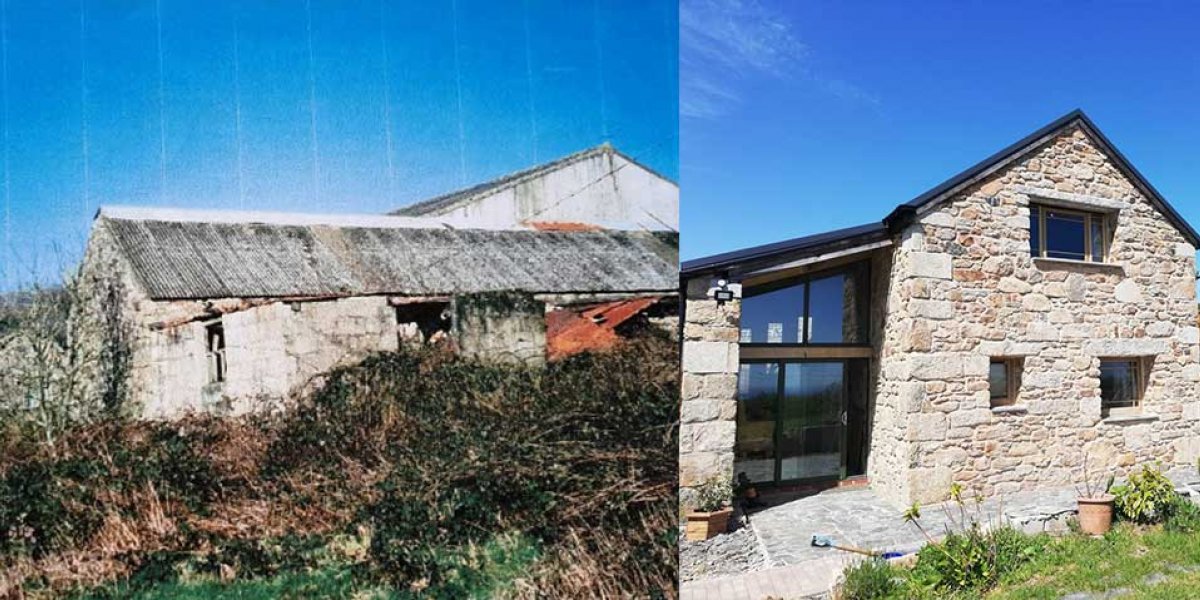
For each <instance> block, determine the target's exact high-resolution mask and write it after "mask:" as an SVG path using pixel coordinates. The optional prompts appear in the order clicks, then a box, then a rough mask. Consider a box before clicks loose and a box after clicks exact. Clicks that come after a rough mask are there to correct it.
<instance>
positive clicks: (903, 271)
mask: <svg viewBox="0 0 1200 600" xmlns="http://www.w3.org/2000/svg"><path fill="white" fill-rule="evenodd" d="M1030 201H1033V202H1039V203H1044V204H1054V205H1058V206H1063V207H1069V208H1076V209H1080V210H1090V211H1093V212H1105V213H1108V214H1109V215H1110V216H1109V220H1110V222H1112V223H1115V229H1114V232H1113V235H1112V240H1111V249H1110V251H1109V255H1108V258H1107V260H1106V261H1105V264H1101V265H1093V264H1086V263H1076V262H1067V261H1054V260H1045V259H1033V258H1031V255H1030V249H1029V235H1030V226H1029V214H1030V212H1029V203H1030ZM1194 257H1195V248H1193V247H1192V246H1191V245H1190V244H1188V243H1187V242H1186V241H1185V238H1184V237H1183V236H1182V235H1181V234H1180V233H1179V232H1178V231H1177V230H1176V229H1175V228H1174V227H1173V226H1172V225H1171V224H1170V223H1169V222H1168V221H1166V220H1165V219H1164V218H1163V217H1162V215H1161V214H1159V212H1158V211H1157V209H1155V208H1154V207H1153V206H1152V205H1151V204H1150V202H1149V201H1148V200H1147V199H1146V198H1145V197H1144V196H1143V195H1142V193H1141V192H1140V191H1138V189H1137V188H1136V187H1135V186H1134V185H1133V184H1132V183H1131V182H1130V181H1129V180H1127V179H1126V178H1125V177H1124V175H1123V174H1122V173H1121V171H1120V170H1119V169H1118V168H1117V167H1116V166H1115V165H1114V164H1113V163H1112V162H1111V161H1110V160H1109V158H1108V157H1106V156H1105V155H1104V154H1103V153H1102V152H1100V151H1099V150H1098V149H1097V147H1096V146H1095V145H1094V144H1093V143H1092V142H1091V140H1090V138H1089V137H1088V136H1087V135H1086V134H1085V133H1083V132H1082V131H1081V130H1079V129H1077V128H1073V129H1071V130H1068V131H1066V132H1064V133H1062V134H1060V135H1059V136H1058V137H1057V138H1055V139H1053V140H1051V141H1050V142H1049V143H1047V144H1045V145H1044V146H1042V147H1040V148H1039V149H1036V150H1034V151H1032V152H1030V153H1028V154H1026V155H1025V156H1023V157H1021V158H1019V159H1018V160H1016V161H1014V162H1012V163H1011V164H1010V165H1008V166H1007V167H1006V168H1004V169H1002V170H1000V171H999V172H997V173H994V174H992V175H991V176H990V177H988V178H987V179H985V180H983V181H981V182H979V183H977V184H976V185H975V186H974V187H971V188H968V189H966V190H965V191H963V192H962V193H959V194H957V195H956V196H953V197H952V198H949V199H947V200H945V201H943V202H941V203H939V204H937V205H936V206H935V207H934V209H933V210H931V211H930V212H928V213H926V214H923V215H920V216H919V217H918V219H917V222H915V223H913V224H912V225H911V226H909V227H908V228H907V229H906V230H905V231H904V232H903V233H902V235H901V239H900V240H899V244H898V245H897V247H896V250H895V258H894V265H895V266H894V268H893V270H892V276H891V292H890V295H889V298H888V304H889V309H888V316H887V322H886V324H885V331H884V340H883V348H882V350H881V361H882V369H881V377H880V382H879V386H880V389H879V393H878V399H877V410H876V422H875V434H876V439H875V443H874V446H873V447H872V454H871V468H870V476H871V482H872V486H873V487H875V488H876V489H877V490H878V491H879V493H881V494H882V495H884V496H885V497H887V498H889V499H890V500H893V501H895V502H898V503H907V502H911V501H921V502H927V501H934V500H938V499H941V498H942V497H944V495H945V494H946V490H947V489H948V487H949V486H950V484H951V483H952V482H960V483H962V484H965V485H967V486H969V487H970V488H972V489H976V490H978V491H980V492H982V493H985V494H1004V493H1012V492H1017V491H1020V490H1028V489H1032V488H1036V487H1054V486H1063V485H1070V484H1072V483H1076V482H1078V481H1080V479H1081V478H1082V476H1083V474H1082V472H1081V467H1082V463H1083V461H1084V457H1085V455H1086V456H1087V457H1088V461H1089V465H1091V467H1092V468H1093V469H1095V470H1100V471H1102V472H1103V473H1113V474H1116V475H1121V474H1123V473H1124V472H1125V471H1126V470H1127V469H1128V468H1129V467H1132V466H1133V465H1135V464H1138V463H1144V462H1161V463H1163V466H1164V467H1170V466H1172V465H1181V464H1194V462H1195V460H1196V458H1197V455H1198V452H1200V447H1198V446H1197V443H1198V439H1197V428H1198V427H1200V401H1198V400H1197V397H1196V391H1197V384H1196V382H1197V380H1200V364H1198V362H1197V361H1198V359H1200V356H1198V350H1197V341H1198V339H1200V331H1198V330H1197V328H1196V297H1195V272H1196V271H1195V258H1194ZM991 357H1006V358H1019V359H1021V360H1022V361H1023V370H1024V374H1023V376H1022V381H1021V387H1020V392H1019V395H1018V399H1017V404H1016V406H1014V407H1006V408H997V409H992V408H991V407H990V402H989V393H988V378H987V375H988V364H989V360H990V358H991ZM1102 357H1136V358H1139V359H1142V360H1143V361H1144V363H1145V364H1147V365H1148V369H1147V373H1148V377H1147V383H1146V387H1145V393H1144V399H1143V401H1142V406H1141V410H1140V414H1137V415H1133V416H1132V417H1127V418H1108V419H1102V418H1101V410H1100V383H1099V375H1100V372H1099V365H1100V358H1102Z"/></svg>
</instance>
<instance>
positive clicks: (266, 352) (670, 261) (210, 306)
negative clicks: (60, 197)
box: [82, 147, 678, 417]
mask: <svg viewBox="0 0 1200 600" xmlns="http://www.w3.org/2000/svg"><path fill="white" fill-rule="evenodd" d="M599 154H600V155H605V156H611V155H612V154H613V151H612V150H611V149H608V148H607V147H604V148H602V150H601V151H599ZM621 160H627V159H624V158H622V159H621ZM572 164H573V163H572ZM552 165H555V166H554V167H551V168H538V169H534V170H531V171H530V172H525V173H526V174H525V175H524V176H522V177H520V178H518V179H520V181H522V182H523V183H524V184H526V185H532V186H534V187H538V184H537V183H536V181H537V179H538V178H539V177H541V178H547V177H548V178H554V177H556V176H557V175H556V173H557V169H558V168H560V167H569V166H570V165H569V164H567V165H564V163H562V162H561V161H556V162H555V163H552ZM625 169H627V170H628V171H629V172H630V173H632V172H634V171H636V170H638V169H643V168H642V167H640V166H639V165H636V163H632V162H628V163H626V167H625ZM533 171H536V175H531V174H530V173H531V172H533ZM600 179H601V180H596V179H590V180H588V181H584V182H582V183H580V184H579V186H577V187H575V188H573V189H572V188H570V186H569V185H567V184H564V183H560V184H556V185H555V186H553V187H554V194H564V195H569V196H570V197H571V199H572V202H573V204H571V206H570V207H569V210H566V209H564V210H558V211H557V212H554V213H553V214H552V215H550V216H552V217H553V219H546V220H539V221H536V222H533V221H530V222H527V220H525V219H519V220H517V219H514V220H509V221H506V222H500V221H499V220H497V221H496V222H492V223H491V224H485V223H483V222H479V221H472V222H466V221H462V220H447V219H442V218H440V217H429V216H425V217H406V216H392V215H318V214H285V213H263V212H245V211H205V210H183V209H164V208H148V207H117V206H108V207H104V208H101V209H100V211H99V212H98V214H97V216H96V219H95V221H94V223H93V226H92V231H91V236H90V239H89V242H88V248H87V251H86V254H85V258H84V262H83V267H82V271H83V276H84V279H85V280H88V281H100V282H104V284H105V285H110V286H111V287H113V288H114V289H119V290H121V293H120V294H112V293H109V294H102V295H97V296H100V297H105V298H110V299H111V298H119V300H117V301H118V302H119V303H120V306H121V310H120V311H119V312H120V314H121V315H122V321H123V322H124V323H127V324H128V329H129V332H130V333H129V334H128V335H127V336H126V337H127V338H128V347H129V352H128V353H127V354H128V355H129V359H128V362H129V364H128V368H127V371H128V373H129V377H128V381H129V385H128V389H129V395H130V397H129V398H128V402H129V403H130V404H131V405H132V406H134V407H136V409H135V410H136V411H137V412H138V413H139V414H141V415H143V416H146V417H173V416H177V415H179V414H181V413H184V412H186V411H192V410H205V411H217V412H223V413H237V412H244V411H246V410H250V409H252V408H254V406H255V405H256V404H257V403H260V402H264V403H275V402H278V401H279V400H280V399H283V398H286V397H288V396H289V395H290V394H292V393H294V392H296V391H297V390H300V389H302V388H304V386H306V385H308V384H309V383H310V382H311V381H312V379H313V378H314V377H316V376H318V375H319V374H321V373H323V372H325V371H327V370H328V369H330V368H331V367H334V366H336V365H339V364H345V363H347V362H351V361H354V360H357V359H361V358H362V357H363V356H365V355H366V354H368V353H371V352H376V351H386V350H395V349H397V348H399V347H400V346H401V345H403V344H447V345H449V346H450V347H452V348H454V349H455V350H456V351H458V352H461V353H463V354H468V355H473V356H478V357H481V358H484V359H487V360H499V361H509V362H520V363H526V364H529V363H540V362H542V361H544V360H546V359H547V358H557V357H560V356H563V355H565V354H569V353H571V352H577V351H581V350H586V349H590V348H596V347H601V346H602V345H605V344H611V343H612V340H613V338H614V336H617V335H619V334H621V333H622V331H623V330H622V329H621V328H622V327H623V326H633V325H635V322H634V321H635V320H638V319H640V321H638V323H640V324H641V325H647V326H668V327H671V328H672V330H674V329H675V324H676V323H677V321H676V320H675V315H676V313H677V297H678V280H677V273H678V234H677V233H675V232H674V231H673V230H670V229H668V228H663V227H658V228H655V230H647V229H648V228H640V227H636V226H631V227H630V228H629V229H625V230H622V229H618V228H615V227H607V228H606V227H603V226H601V225H600V224H597V223H592V222H591V221H590V219H591V218H592V217H594V216H596V215H597V214H608V213H602V212H601V213H597V212H595V211H593V210H591V209H589V208H588V207H589V206H590V205H589V202H588V201H587V200H588V199H589V198H590V199H591V200H592V202H593V203H598V202H601V201H602V200H605V199H608V198H610V197H611V196H612V194H614V193H618V194H625V193H633V192H640V191H644V189H642V188H639V187H637V186H630V187H629V188H627V189H623V190H617V191H616V192H614V191H613V188H612V185H611V182H609V183H608V184H607V189H605V188H606V184H605V183H604V181H602V179H603V178H600ZM498 181H503V182H507V183H494V184H492V187H493V188H494V189H499V188H501V187H503V186H505V185H508V184H509V183H511V182H512V177H511V176H510V177H509V178H504V179H503V180H498ZM672 185H673V184H672ZM477 187H479V186H477ZM473 189H475V188H473ZM676 194H677V191H676ZM554 197H556V196H553V195H552V196H551V198H554ZM647 202H649V204H648V205H647V204H643V202H642V199H639V198H637V197H627V198H624V199H623V200H622V202H621V205H622V206H623V207H625V210H629V211H633V210H634V209H635V207H642V206H649V207H650V208H654V209H655V210H658V209H657V208H656V207H657V206H658V205H657V202H658V200H657V199H650V200H647ZM639 211H640V209H639ZM644 212H646V211H640V213H644ZM658 216H660V217H663V218H668V219H677V214H676V213H675V212H674V211H673V210H667V209H662V210H661V211H660V214H659V215H658ZM114 282H115V283H114ZM93 312H96V313H97V314H99V313H100V312H102V311H93ZM110 312H111V311H110ZM548 322H549V323H553V324H554V327H552V328H549V330H548V327H547V323H548ZM96 329H97V330H98V329H99V328H96ZM548 331H549V334H548ZM559 331H562V332H565V333H564V335H567V334H569V335H570V336H571V337H570V340H569V343H566V342H564V343H561V344H555V343H554V340H553V336H554V335H555V334H556V333H557V332H559ZM548 335H549V338H548ZM95 343H100V344H103V343H108V342H106V341H103V340H97V341H96V342H95Z"/></svg>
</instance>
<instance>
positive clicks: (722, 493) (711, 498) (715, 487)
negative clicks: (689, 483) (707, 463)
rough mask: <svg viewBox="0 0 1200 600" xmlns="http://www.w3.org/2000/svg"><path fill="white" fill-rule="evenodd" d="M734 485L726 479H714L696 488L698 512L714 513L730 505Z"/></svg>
mask: <svg viewBox="0 0 1200 600" xmlns="http://www.w3.org/2000/svg"><path fill="white" fill-rule="evenodd" d="M732 498H733V485H732V484H731V482H730V481H729V479H727V478H725V477H719V476H718V477H712V478H710V479H707V480H705V481H703V482H701V483H700V485H698V486H696V510H699V511H702V512H712V511H715V510H721V509H722V508H725V507H726V506H728V505H729V502H730V500H731V499H732Z"/></svg>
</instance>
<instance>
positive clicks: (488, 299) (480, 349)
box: [454, 292, 546, 365]
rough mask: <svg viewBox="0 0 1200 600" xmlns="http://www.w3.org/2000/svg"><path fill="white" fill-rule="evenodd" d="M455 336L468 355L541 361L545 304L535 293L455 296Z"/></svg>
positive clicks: (514, 360) (533, 363)
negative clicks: (535, 297)
mask: <svg viewBox="0 0 1200 600" xmlns="http://www.w3.org/2000/svg"><path fill="white" fill-rule="evenodd" d="M454 306H455V319H454V339H455V342H456V343H457V345H458V349H459V351H460V352H461V353H463V354H464V355H466V356H472V357H475V358H479V359H482V360H485V361H495V362H509V363H517V364H527V365H538V364H542V363H544V362H545V360H546V305H545V303H543V302H539V301H537V300H535V299H534V298H533V295H532V294H518V293H514V292H503V293H487V294H470V295H463V296H459V297H456V298H455V300H454Z"/></svg>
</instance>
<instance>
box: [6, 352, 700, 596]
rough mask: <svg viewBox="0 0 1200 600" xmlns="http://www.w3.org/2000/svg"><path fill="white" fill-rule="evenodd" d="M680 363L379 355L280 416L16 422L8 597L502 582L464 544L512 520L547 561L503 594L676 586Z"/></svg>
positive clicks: (624, 357) (441, 589) (431, 592)
mask: <svg viewBox="0 0 1200 600" xmlns="http://www.w3.org/2000/svg"><path fill="white" fill-rule="evenodd" d="M676 357H677V350H676V345H675V344H674V343H673V342H671V341H669V340H666V339H662V338H654V337H647V338H645V339H639V340H637V341H633V342H629V343H626V344H624V345H622V346H621V347H619V348H618V349H617V350H616V351H614V352H610V353H606V354H603V355H583V356H579V357H576V358H573V359H570V360H567V361H563V362H561V363H555V364H552V365H551V366H549V367H547V368H546V369H525V368H514V367H497V366H485V365H479V364H475V363H472V362H469V361H466V360H464V359H461V358H458V357H454V356H450V355H448V354H444V353H440V352H436V351H429V352H403V353H393V354H381V355H376V356H373V357H371V358H369V359H367V360H366V361H364V362H363V363H361V364H359V365H356V366H353V367H349V368H344V369H338V370H335V371H333V372H331V373H329V374H328V375H327V376H326V377H325V378H324V381H323V382H322V383H321V385H319V386H317V388H316V390H315V391H313V392H311V393H309V394H308V395H306V396H305V397H303V398H298V399H296V401H295V405H294V406H293V407H291V408H289V409H288V410H286V411H283V412H281V413H277V414H271V415H257V416H247V417H241V418H226V419H219V418H209V417H202V416H195V417H190V418H187V419H183V420H180V421H177V422H125V421H119V420H107V421H103V422H100V423H93V424H88V425H83V426H79V427H75V428H72V429H70V430H68V431H67V432H65V434H63V435H62V436H60V437H59V438H58V439H56V440H54V442H53V443H52V444H46V443H45V442H44V440H41V439H40V438H38V437H37V436H36V435H30V434H29V432H28V431H22V430H21V428H20V427H19V426H16V425H10V426H9V427H8V429H7V430H6V431H4V433H3V435H2V436H0V444H2V447H0V523H2V524H4V527H3V529H0V566H3V568H4V571H3V574H2V575H0V597H22V596H25V595H29V596H38V595H45V594H59V593H62V592H66V591H70V590H74V591H80V590H87V589H94V588H96V586H105V585H111V584H113V583H114V582H124V583H122V585H125V586H127V587H125V588H111V589H114V590H124V591H129V590H136V589H139V588H138V586H146V585H153V584H154V583H155V582H157V581H170V580H176V579H178V578H179V577H180V576H181V573H184V572H186V573H192V574H194V575H196V576H200V577H208V578H212V579H217V580H231V579H247V578H254V577H265V576H270V575H273V574H275V573H280V572H286V571H289V570H304V569H312V568H318V567H321V566H324V565H328V564H343V565H346V566H347V568H350V569H352V570H353V573H354V578H355V580H356V581H362V582H364V585H365V584H370V585H384V586H387V587H388V588H389V589H392V590H395V593H397V594H400V595H404V594H406V593H410V592H416V593H418V595H422V596H435V597H436V596H441V597H454V596H457V595H460V594H461V593H462V591H463V590H465V589H476V588H477V587H478V586H481V585H490V583H488V581H490V580H488V579H487V577H489V576H487V575H486V574H483V573H482V571H484V570H485V569H484V567H483V566H479V565H478V564H477V563H479V560H476V559H472V560H471V561H467V562H464V560H463V559H461V556H463V555H466V554H470V553H471V552H474V550H473V549H474V548H476V547H477V546H478V545H481V544H487V543H488V542H489V541H492V540H495V539H500V536H504V535H508V534H512V533H515V534H517V535H520V536H522V539H528V540H532V543H533V544H534V545H535V546H536V548H537V551H536V556H537V558H536V560H534V561H532V562H531V563H530V564H529V565H527V566H526V567H525V568H522V570H521V572H520V573H518V574H517V575H516V576H514V577H511V578H510V580H509V581H507V582H502V583H505V585H504V587H503V589H504V593H505V594H507V595H515V596H519V597H529V598H533V597H545V596H551V597H629V596H658V597H673V596H674V595H675V591H674V586H675V572H676V566H675V560H676V559H675V550H674V549H675V542H674V535H675V534H676V527H675V512H676V507H675V504H676V486H675V462H676V448H677V446H676V439H675V431H676V428H675V424H674V419H675V416H674V415H675V414H676V408H677V389H678V388H677V386H676V372H677V368H678V367H677V365H678V362H677V358H676ZM476 567H478V568H477V570H479V571H480V573H473V572H472V569H476ZM470 586H476V588H472V587H470ZM102 589H103V588H102ZM120 594H121V592H119V591H118V592H112V593H109V594H107V595H110V596H111V595H120ZM101 595H104V594H101Z"/></svg>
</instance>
